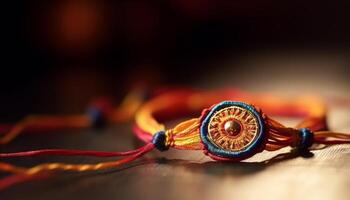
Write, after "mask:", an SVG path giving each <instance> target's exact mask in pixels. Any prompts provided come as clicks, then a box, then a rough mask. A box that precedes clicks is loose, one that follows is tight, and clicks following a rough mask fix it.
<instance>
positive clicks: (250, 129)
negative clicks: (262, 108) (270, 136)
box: [201, 101, 264, 159]
mask: <svg viewBox="0 0 350 200" xmlns="http://www.w3.org/2000/svg"><path fill="white" fill-rule="evenodd" d="M203 119H204V120H203V121H202V124H201V139H202V142H203V143H204V145H205V146H206V148H207V149H208V151H209V152H210V153H211V154H214V155H216V156H221V157H228V158H237V159H240V158H242V159H243V158H244V157H246V156H247V155H250V154H253V153H255V152H254V151H256V150H258V149H259V147H260V145H261V143H262V141H263V138H264V136H263V133H264V123H263V120H262V117H261V115H260V113H259V112H257V111H256V109H255V108H254V107H253V106H251V105H248V104H245V103H242V102H234V101H225V102H222V103H220V104H217V105H216V106H214V107H213V108H212V109H211V110H210V112H209V113H208V114H207V115H206V116H204V118H203Z"/></svg>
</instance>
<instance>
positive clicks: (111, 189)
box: [0, 62, 350, 200]
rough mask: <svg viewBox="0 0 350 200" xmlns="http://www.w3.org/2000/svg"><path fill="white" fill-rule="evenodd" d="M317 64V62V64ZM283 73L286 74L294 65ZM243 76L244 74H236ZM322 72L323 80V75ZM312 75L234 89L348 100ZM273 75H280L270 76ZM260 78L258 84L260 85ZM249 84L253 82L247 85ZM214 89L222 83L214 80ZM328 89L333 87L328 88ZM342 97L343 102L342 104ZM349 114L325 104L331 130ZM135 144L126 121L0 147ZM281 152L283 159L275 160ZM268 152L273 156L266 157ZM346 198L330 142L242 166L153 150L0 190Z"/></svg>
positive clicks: (343, 168) (348, 184) (342, 126)
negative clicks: (125, 161) (114, 164)
mask: <svg viewBox="0 0 350 200" xmlns="http://www.w3.org/2000/svg"><path fill="white" fill-rule="evenodd" d="M243 63H244V62H243ZM265 63H266V62H265ZM322 64H323V65H324V62H323V63H322ZM248 69H249V68H248ZM327 69H328V68H326V69H325V70H327ZM289 72H290V73H292V72H293V70H290V71H289ZM225 73H227V72H220V73H219V75H218V76H221V75H222V74H225ZM229 73H231V72H229ZM247 73H248V70H247ZM220 74H221V75H220ZM245 76H246V75H245V73H244V72H243V75H242V77H245ZM322 76H323V75H322ZM322 76H321V78H322ZM324 76H325V77H327V74H326V75H324ZM328 76H329V74H328ZM341 76H342V75H339V76H338V77H337V78H339V77H341ZM224 77H225V76H224ZM226 77H228V76H226ZM317 77H319V76H318V75H317V74H316V75H315V76H314V79H312V80H311V81H310V80H309V79H305V81H304V82H302V83H300V80H298V81H295V82H293V80H294V79H291V78H289V79H288V80H290V82H287V81H286V82H284V81H282V82H275V84H273V83H271V82H268V81H266V80H265V79H261V80H260V79H259V80H257V81H255V82H253V83H249V81H246V83H242V84H241V85H239V86H241V87H243V88H248V89H252V90H257V91H263V90H265V89H269V90H273V91H276V92H277V93H284V92H286V93H287V94H294V93H296V91H297V92H299V91H300V88H306V91H315V92H316V93H320V94H321V95H324V94H332V95H334V94H340V96H344V97H345V98H348V97H349V96H348V93H347V92H346V91H349V90H348V89H349V87H348V85H347V83H348V82H347V81H346V80H338V83H340V85H335V86H334V87H333V90H325V89H324V88H329V87H331V86H329V84H328V83H329V82H328V80H327V81H326V82H325V83H324V82H323V83H321V82H320V84H321V86H320V84H316V83H318V82H317V80H319V79H317ZM270 78H271V77H270ZM276 79H277V80H278V79H279V78H278V77H276ZM214 80H220V81H221V82H224V81H223V80H222V79H221V78H220V79H218V78H216V79H206V80H205V81H204V80H200V81H198V82H197V83H196V84H197V85H201V84H204V82H206V81H207V82H206V83H208V82H213V81H214ZM230 80H231V79H230ZM244 80H246V79H244ZM308 81H309V82H308ZM341 81H343V82H341ZM229 82H230V81H229ZM264 82H265V84H262V83H264ZM230 83H232V84H230V85H235V84H236V82H232V81H231V82H230ZM254 83H256V84H255V85H254ZM291 83H296V84H295V85H293V84H291ZM209 84H211V85H212V86H213V87H216V86H217V85H215V84H212V83H209ZM303 84H304V85H303ZM315 84H316V85H317V86H315ZM322 84H323V86H324V87H323V86H322ZM219 85H220V84H219ZM236 85H237V84H236ZM252 85H254V86H252ZM296 85H297V86H296ZM220 86H224V85H223V84H221V85H220ZM336 88H337V89H336ZM320 91H321V92H320ZM329 91H332V92H330V93H329ZM338 96H339V95H338ZM346 102H347V104H348V101H346ZM349 119H350V107H349V106H348V105H339V104H335V103H334V104H331V107H330V114H329V124H330V127H331V129H332V130H337V131H344V132H345V131H347V132H350V120H349ZM281 120H282V121H283V122H286V123H288V124H290V125H292V124H294V123H295V120H292V121H291V120H289V119H281ZM140 145H142V144H141V143H139V142H138V141H137V140H136V139H135V138H134V137H133V136H132V133H131V130H130V124H119V125H115V126H111V127H108V128H106V129H103V130H78V131H66V132H59V133H50V134H38V135H30V136H29V135H26V136H22V137H20V138H19V139H17V140H16V141H14V143H13V144H12V145H10V146H6V147H2V148H1V149H0V151H7V152H10V151H15V150H19V149H21V150H29V149H32V148H33V146H35V147H36V148H48V147H50V148H79V149H96V150H118V151H120V150H128V149H132V148H135V147H137V146H140ZM281 154H282V156H280V157H277V158H276V157H275V156H276V155H281ZM272 157H275V158H274V159H271V158H272ZM97 160H101V159H90V158H83V157H79V158H77V157H76V158H62V157H58V158H52V157H40V158H36V159H29V158H26V159H16V160H14V161H13V162H15V163H16V164H21V165H25V166H30V165H33V164H35V163H39V162H46V161H65V162H73V163H77V162H93V161H97ZM349 197H350V145H338V146H332V147H328V148H325V149H322V150H317V151H312V153H310V154H307V155H303V156H296V155H294V154H293V153H291V151H290V149H289V148H285V149H282V150H280V151H277V152H274V153H269V152H263V153H261V154H258V155H257V156H255V157H253V158H251V159H249V160H247V161H245V162H242V163H219V162H214V161H211V160H210V159H208V158H207V157H205V156H204V155H203V154H202V152H199V151H198V152H194V151H193V152H192V151H176V150H170V151H168V152H165V153H160V152H157V151H156V150H155V151H153V152H152V153H149V154H148V155H146V156H145V157H144V158H143V159H140V160H138V161H136V162H133V163H131V164H129V165H126V166H123V167H119V168H116V169H113V170H108V171H100V172H90V173H81V174H79V173H66V174H60V175H59V176H56V177H53V178H51V179H47V180H41V181H35V182H30V183H24V184H21V185H18V186H15V187H12V188H10V189H8V190H6V191H3V192H1V193H0V199H1V200H15V199H23V200H24V199H25V200H31V199H33V200H34V199H35V200H38V199H49V200H71V199H84V200H89V199H91V200H96V199H145V200H147V199H152V200H153V199H177V200H179V199H181V200H182V199H215V200H219V199H245V200H249V199H251V200H257V199H269V200H273V199H276V200H280V199H314V200H334V199H337V200H348V199H349Z"/></svg>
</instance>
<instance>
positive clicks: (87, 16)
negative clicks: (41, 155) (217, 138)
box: [0, 0, 350, 121]
mask: <svg viewBox="0 0 350 200" xmlns="http://www.w3.org/2000/svg"><path fill="white" fill-rule="evenodd" d="M2 8H3V10H4V17H3V19H4V21H5V23H4V25H3V26H2V32H3V33H4V34H5V35H4V36H3V37H2V45H1V47H2V56H3V58H2V59H1V69H2V70H1V79H0V89H1V98H0V105H1V106H0V110H1V112H0V119H1V120H2V121H13V120H18V119H20V118H21V117H23V116H24V115H25V114H28V113H66V112H67V113H72V112H73V113H74V112H82V111H84V109H85V106H86V104H87V103H88V102H89V101H90V100H91V99H92V98H94V97H96V96H100V95H113V96H114V97H115V98H116V101H118V99H120V98H121V97H122V96H123V95H125V94H126V93H127V91H128V90H130V89H131V88H133V87H135V86H138V85H144V86H148V87H158V86H164V85H181V86H195V87H199V88H209V87H222V86H225V87H229V86H230V87H235V86H238V87H243V88H244V89H245V88H246V89H250V90H263V89H267V90H273V87H275V86H276V85H278V86H280V88H279V90H288V89H290V88H291V87H292V88H294V90H295V91H299V90H301V89H305V88H307V91H314V92H316V93H321V94H328V93H332V90H333V89H332V88H338V89H340V90H341V91H342V93H343V94H344V93H347V92H346V91H350V90H349V85H350V80H349V74H350V70H349V67H348V64H349V59H348V55H349V53H348V52H349V51H348V50H349V49H348V47H349V42H350V40H349V35H350V26H349V20H350V14H349V8H350V3H349V1H313V0H312V1H298V0H297V1H277V0H248V1H242V0H239V1H232V0H216V1H214V0H167V1H164V0H149V1H148V0H121V1H106V0H57V1H37V0H32V1H23V0H22V1H12V2H11V1H6V3H3V5H2ZM303 81H304V82H303ZM262 85H267V86H266V87H265V86H264V87H262ZM329 85H331V86H332V87H329ZM316 88H318V89H316ZM344 91H345V92H344Z"/></svg>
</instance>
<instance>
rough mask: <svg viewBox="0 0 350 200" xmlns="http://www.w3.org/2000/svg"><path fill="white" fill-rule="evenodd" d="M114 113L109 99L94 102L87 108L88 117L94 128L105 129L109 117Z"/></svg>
mask: <svg viewBox="0 0 350 200" xmlns="http://www.w3.org/2000/svg"><path fill="white" fill-rule="evenodd" d="M112 111H113V107H112V104H111V102H110V101H109V100H108V99H105V98H100V99H97V100H95V101H93V102H92V103H91V104H90V105H89V107H88V108H87V111H86V113H87V115H88V116H89V118H90V121H91V125H92V126H93V127H97V128H99V127H103V126H104V125H105V124H106V123H107V121H108V116H109V115H110V113H111V112H112Z"/></svg>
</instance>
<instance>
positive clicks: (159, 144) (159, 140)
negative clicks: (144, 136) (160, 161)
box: [152, 131, 169, 151]
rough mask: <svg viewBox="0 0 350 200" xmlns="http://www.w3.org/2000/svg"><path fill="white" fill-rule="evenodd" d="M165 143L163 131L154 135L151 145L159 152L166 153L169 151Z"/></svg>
mask: <svg viewBox="0 0 350 200" xmlns="http://www.w3.org/2000/svg"><path fill="white" fill-rule="evenodd" d="M165 142H166V134H165V132H164V131H159V132H157V133H156V134H154V136H153V139H152V143H153V144H154V146H155V147H156V148H157V149H158V150H159V151H166V150H168V149H169V147H168V146H166V144H165Z"/></svg>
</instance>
